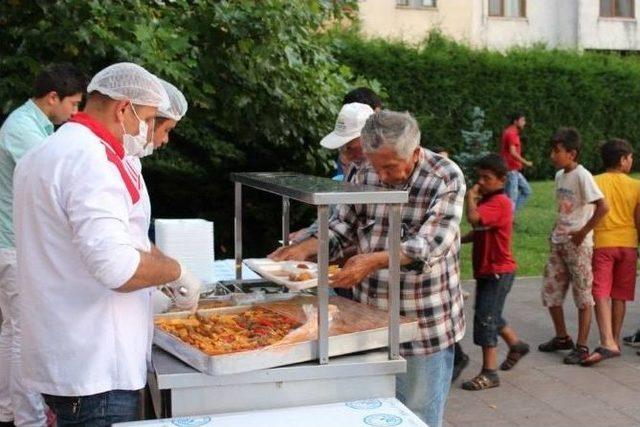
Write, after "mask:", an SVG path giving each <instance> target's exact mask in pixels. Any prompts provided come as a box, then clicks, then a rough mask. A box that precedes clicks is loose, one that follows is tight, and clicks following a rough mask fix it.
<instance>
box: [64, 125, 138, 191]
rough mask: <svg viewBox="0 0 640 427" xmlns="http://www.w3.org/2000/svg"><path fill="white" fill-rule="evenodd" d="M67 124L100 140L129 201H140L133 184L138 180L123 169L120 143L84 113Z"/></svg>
mask: <svg viewBox="0 0 640 427" xmlns="http://www.w3.org/2000/svg"><path fill="white" fill-rule="evenodd" d="M69 122H73V123H78V124H81V125H83V126H85V127H86V128H88V129H89V130H90V131H91V132H93V133H94V134H95V135H96V136H97V137H98V138H100V141H101V142H102V144H103V145H104V149H105V150H104V151H105V152H106V153H107V159H108V160H109V161H110V162H111V163H113V164H114V165H115V166H116V168H118V172H120V176H121V177H122V181H123V182H124V185H125V187H127V191H128V192H129V195H130V196H131V200H132V201H133V203H134V204H135V203H137V202H138V200H140V193H139V192H138V188H137V187H136V185H135V184H134V180H139V178H138V177H134V176H131V175H130V174H129V173H128V172H127V170H126V169H125V166H124V164H123V162H122V159H124V147H123V146H122V143H121V142H120V141H118V140H117V139H116V137H115V136H113V135H112V134H111V132H109V131H108V130H107V129H106V128H105V127H104V126H103V125H102V124H100V123H98V122H97V121H95V120H94V119H92V118H91V116H89V115H88V114H86V113H78V114H76V115H74V116H73V117H71V119H69Z"/></svg>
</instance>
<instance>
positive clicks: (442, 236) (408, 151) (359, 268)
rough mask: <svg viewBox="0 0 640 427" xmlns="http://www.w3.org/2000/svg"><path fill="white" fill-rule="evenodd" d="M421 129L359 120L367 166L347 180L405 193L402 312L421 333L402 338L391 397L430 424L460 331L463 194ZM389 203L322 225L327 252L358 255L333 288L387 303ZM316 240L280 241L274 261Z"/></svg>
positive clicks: (308, 253)
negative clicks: (401, 370) (402, 368)
mask: <svg viewBox="0 0 640 427" xmlns="http://www.w3.org/2000/svg"><path fill="white" fill-rule="evenodd" d="M419 141H420V130H419V128H418V124H417V123H416V120H415V119H414V118H413V117H412V116H411V115H410V114H409V113H397V112H393V111H387V110H383V111H380V112H378V113H375V114H374V115H372V116H371V117H369V119H368V120H367V122H366V124H365V126H364V128H363V129H362V143H363V149H364V151H365V154H366V157H367V160H368V164H367V165H365V166H364V167H362V168H361V169H360V170H359V171H358V172H357V173H356V175H355V177H354V179H353V180H352V182H354V183H356V184H365V185H376V186H381V187H392V188H397V189H402V190H408V191H409V202H408V204H406V205H405V206H404V207H403V210H402V245H401V252H402V253H401V263H402V272H401V297H400V298H401V302H400V307H401V313H402V315H404V316H410V317H417V318H418V320H419V325H420V332H421V335H422V339H421V340H420V341H414V342H411V343H408V344H404V345H403V348H402V354H403V356H405V357H406V359H407V373H405V374H402V375H400V376H398V381H397V394H398V397H399V398H400V399H401V400H402V401H403V402H405V403H406V404H407V406H408V407H409V408H411V409H412V410H413V411H414V412H416V413H417V414H418V415H419V416H420V417H421V418H422V419H423V420H424V421H425V422H426V423H427V424H428V425H429V426H430V427H436V426H440V425H441V424H442V416H443V413H444V408H445V404H446V400H447V395H448V393H449V386H450V383H451V374H452V370H453V354H454V352H453V348H454V343H455V342H457V341H459V340H460V339H462V336H463V334H464V330H465V321H464V314H463V302H462V294H461V289H460V283H459V282H460V269H459V251H460V219H461V216H462V205H463V199H464V193H465V184H464V178H463V175H462V172H461V171H460V169H459V168H458V166H456V164H455V163H453V162H451V161H450V160H447V159H445V158H444V157H441V156H439V155H437V154H434V153H433V152H431V151H429V150H426V149H423V148H421V147H420V146H419ZM388 234H389V221H388V209H387V207H386V206H384V205H341V206H340V207H339V209H338V213H337V214H336V215H334V216H333V217H332V218H331V220H330V222H329V238H330V252H331V253H330V256H331V258H333V259H336V258H340V257H341V255H342V250H343V249H345V248H347V247H349V246H352V245H354V244H355V246H356V247H357V249H358V254H357V255H355V256H353V257H351V258H350V259H349V260H348V261H347V262H346V263H345V265H344V267H343V268H342V270H341V271H340V272H338V273H336V274H335V275H333V276H332V278H331V285H332V286H333V287H354V289H353V290H354V298H355V299H357V300H359V301H360V302H362V303H367V304H370V305H373V306H375V307H379V308H382V309H387V306H388V299H387V289H388V272H389V271H388V265H389V253H388V247H387V237H388ZM316 252H317V240H316V239H315V238H310V239H307V240H305V241H303V242H301V243H299V244H297V245H293V246H288V247H283V248H280V249H278V250H277V251H275V252H274V253H273V254H271V255H270V256H271V257H272V258H274V259H278V260H284V259H295V260H304V259H307V258H310V257H313V256H314V255H315V254H316Z"/></svg>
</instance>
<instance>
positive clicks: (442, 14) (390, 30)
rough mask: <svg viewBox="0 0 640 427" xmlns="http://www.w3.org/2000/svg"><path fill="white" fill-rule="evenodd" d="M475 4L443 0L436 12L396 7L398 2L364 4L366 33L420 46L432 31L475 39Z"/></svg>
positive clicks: (366, 1) (373, 0)
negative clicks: (473, 32)
mask: <svg viewBox="0 0 640 427" xmlns="http://www.w3.org/2000/svg"><path fill="white" fill-rule="evenodd" d="M474 1H475V0H439V1H438V2H437V6H436V7H435V8H419V9H416V8H408V7H402V6H396V1H395V0H360V1H359V2H358V6H359V8H360V21H361V25H362V32H363V33H364V34H365V35H366V36H369V37H383V38H389V39H401V40H405V41H408V42H412V43H415V42H419V41H421V40H422V39H423V38H424V37H425V36H426V35H427V33H428V32H429V31H430V30H432V29H440V30H441V31H442V32H443V33H444V34H446V35H448V36H449V37H452V38H453V39H455V40H458V41H461V42H466V41H469V39H470V36H471V34H470V33H471V30H470V29H471V12H472V7H471V6H472V3H473V2H474Z"/></svg>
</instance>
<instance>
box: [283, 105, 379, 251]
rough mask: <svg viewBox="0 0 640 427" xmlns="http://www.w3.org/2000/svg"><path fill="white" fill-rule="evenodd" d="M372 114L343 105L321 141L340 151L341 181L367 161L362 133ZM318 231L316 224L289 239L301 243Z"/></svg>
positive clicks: (363, 108)
mask: <svg viewBox="0 0 640 427" xmlns="http://www.w3.org/2000/svg"><path fill="white" fill-rule="evenodd" d="M372 114H373V109H372V108H371V107H370V106H368V105H367V104H361V103H359V102H352V103H349V104H345V105H343V106H342V109H341V110H340V113H338V118H337V120H336V124H335V126H334V128H333V132H331V133H330V134H328V135H327V136H325V137H324V138H322V141H320V145H321V146H323V147H324V148H328V149H330V150H339V154H338V162H339V165H338V166H339V167H338V168H337V169H338V170H340V171H342V173H343V175H339V179H340V180H343V181H349V179H350V178H351V177H352V176H353V174H354V173H355V172H356V171H357V169H358V167H359V166H360V165H361V164H362V162H363V161H364V160H365V157H364V153H363V152H362V142H361V138H360V132H361V131H362V128H363V127H364V124H365V123H366V121H367V119H368V118H369V116H370V115H372ZM334 179H336V177H334ZM317 231H318V223H317V222H314V223H313V224H311V225H310V226H309V227H307V228H303V229H301V230H298V231H295V232H293V233H291V234H290V235H289V239H290V240H292V241H293V242H299V241H302V240H305V239H307V238H309V237H311V236H313V235H315V233H317Z"/></svg>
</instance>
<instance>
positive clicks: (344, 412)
mask: <svg viewBox="0 0 640 427" xmlns="http://www.w3.org/2000/svg"><path fill="white" fill-rule="evenodd" d="M114 426H145V427H176V426H178V427H187V426H189V427H196V426H207V427H208V426H215V427H267V426H268V427H290V426H305V427H326V426H341V427H393V426H401V427H427V425H426V424H425V423H423V422H422V421H421V420H420V419H419V418H418V417H417V416H416V415H415V414H414V413H413V412H411V411H410V410H409V409H407V407H406V406H404V405H403V404H402V403H400V402H399V401H398V400H397V399H394V398H386V399H367V400H356V401H352V402H342V403H331V404H327V405H314V406H300V407H296V408H283V409H271V410H266V411H251V412H239V413H233V414H218V415H210V416H198V417H180V418H171V419H164V420H153V421H138V422H131V423H121V424H114Z"/></svg>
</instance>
